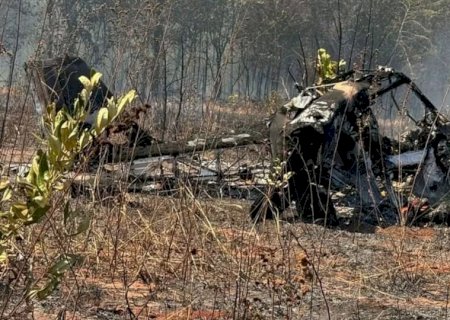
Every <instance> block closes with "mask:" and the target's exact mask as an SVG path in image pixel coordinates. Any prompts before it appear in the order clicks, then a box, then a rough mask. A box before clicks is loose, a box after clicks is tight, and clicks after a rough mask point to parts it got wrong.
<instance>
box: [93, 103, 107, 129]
mask: <svg viewBox="0 0 450 320" xmlns="http://www.w3.org/2000/svg"><path fill="white" fill-rule="evenodd" d="M107 125H108V109H107V108H100V110H98V114H97V120H96V122H95V132H96V133H97V135H99V134H100V133H101V132H102V131H103V129H105V127H106V126H107Z"/></svg>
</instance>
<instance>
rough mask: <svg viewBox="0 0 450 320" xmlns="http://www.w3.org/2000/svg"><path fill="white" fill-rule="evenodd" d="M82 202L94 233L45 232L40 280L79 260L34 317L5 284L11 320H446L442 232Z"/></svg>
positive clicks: (132, 198)
mask: <svg viewBox="0 0 450 320" xmlns="http://www.w3.org/2000/svg"><path fill="white" fill-rule="evenodd" d="M79 205H80V208H81V207H82V208H84V209H83V210H86V212H90V213H91V214H93V215H95V219H94V220H93V223H92V225H91V230H90V232H89V233H88V235H87V236H86V237H85V238H84V239H82V240H81V241H77V242H76V243H75V242H73V243H72V244H71V245H67V244H61V243H58V241H60V240H58V239H55V233H54V232H52V231H51V228H47V229H46V230H47V231H48V233H47V235H46V238H45V239H43V241H42V244H41V246H40V248H35V252H34V259H35V272H36V273H37V274H39V269H40V268H43V266H44V265H46V264H48V262H49V260H50V259H51V258H50V256H52V255H53V256H55V255H56V254H57V253H58V252H60V251H61V250H72V251H76V252H78V253H81V254H82V255H83V256H84V262H83V263H81V264H80V265H79V266H77V267H76V268H74V270H73V272H70V273H68V274H67V277H66V279H65V280H64V281H63V283H62V284H61V286H60V288H59V289H58V290H57V291H56V292H55V293H54V294H53V295H51V297H50V298H48V299H47V300H45V301H42V302H35V303H34V304H33V305H32V309H33V310H34V311H33V312H31V311H30V310H31V308H30V307H28V308H27V307H26V305H25V304H20V303H19V299H20V294H21V292H22V290H23V284H22V283H21V281H20V279H17V280H13V281H11V282H10V285H9V287H10V289H9V290H10V291H8V292H10V299H9V300H8V299H6V298H7V297H8V294H6V291H5V293H3V299H2V301H3V303H1V304H2V307H3V304H4V305H5V306H6V305H7V306H8V307H7V308H6V309H9V310H10V307H11V306H13V305H17V309H16V310H15V312H14V314H15V315H14V316H12V317H11V316H10V317H9V318H16V319H26V318H31V317H32V315H33V316H34V319H55V318H56V317H57V316H58V314H59V316H60V318H58V319H62V318H61V316H62V315H63V314H65V319H160V320H162V319H447V318H448V312H449V286H450V255H449V254H448V248H449V247H450V231H449V229H448V228H444V227H440V226H431V227H425V228H408V227H397V226H392V227H389V228H386V229H381V228H376V229H375V230H374V228H364V226H363V227H362V229H361V230H359V231H358V230H351V231H348V229H352V228H353V229H354V228H355V226H341V227H340V228H335V229H329V228H324V227H321V226H318V225H311V224H304V223H301V222H290V223H289V222H283V221H279V222H276V221H266V222H265V223H264V224H260V225H257V226H254V225H253V224H252V223H251V222H250V220H249V218H248V214H247V212H248V208H249V203H247V202H246V201H241V200H220V199H212V200H205V201H199V200H196V199H192V198H189V196H188V195H185V197H180V198H170V197H156V196H143V195H129V194H126V196H125V197H123V196H122V197H121V198H120V199H119V198H116V199H109V200H108V199H106V200H104V201H103V202H102V203H96V204H93V203H88V201H87V199H85V201H84V203H82V202H81V201H80V204H79ZM118 207H121V208H122V209H118ZM49 224H54V226H56V225H57V222H49ZM345 229H347V230H345ZM370 229H371V230H370ZM44 247H45V248H46V249H45V250H43V248H44ZM44 251H46V252H44ZM51 251H53V252H51ZM38 261H41V262H42V263H36V262H38ZM42 271H43V270H41V272H42ZM7 313H8V312H5V314H7Z"/></svg>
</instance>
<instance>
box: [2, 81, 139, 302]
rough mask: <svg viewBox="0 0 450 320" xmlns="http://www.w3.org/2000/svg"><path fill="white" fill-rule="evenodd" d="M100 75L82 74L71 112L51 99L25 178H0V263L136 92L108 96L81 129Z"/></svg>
mask: <svg viewBox="0 0 450 320" xmlns="http://www.w3.org/2000/svg"><path fill="white" fill-rule="evenodd" d="M100 77H101V74H100V73H96V74H94V75H93V76H92V78H91V79H88V78H87V77H84V76H82V77H80V79H79V80H80V81H81V83H82V84H83V86H84V89H83V90H82V91H81V93H80V94H79V97H78V99H76V100H75V102H74V110H73V112H69V111H68V110H67V109H66V108H62V109H61V110H59V111H57V109H56V105H55V104H50V105H49V106H47V108H46V109H45V110H44V115H43V119H42V120H43V127H44V132H45V138H44V141H43V142H44V147H43V148H42V149H39V150H38V151H37V153H36V155H35V157H34V158H33V160H32V163H31V167H30V169H29V172H28V174H27V176H26V177H24V178H23V177H22V178H21V177H17V178H16V179H15V181H11V180H10V178H9V177H2V178H1V180H0V192H1V197H0V205H1V207H0V210H1V211H0V264H7V263H8V252H9V251H11V241H12V240H11V239H13V237H15V236H16V235H18V234H20V232H21V230H23V228H25V227H26V226H28V225H31V224H36V223H39V222H40V221H42V220H43V218H44V217H45V216H46V215H47V214H48V213H49V211H50V209H52V208H54V207H55V206H56V205H57V204H56V201H55V198H57V195H58V194H64V193H65V192H67V190H68V188H69V186H70V182H69V181H68V180H67V179H66V174H67V173H68V172H69V171H70V170H71V169H72V167H73V165H74V163H75V161H77V159H79V158H80V154H81V153H82V151H83V150H84V149H85V148H87V147H88V146H89V145H90V144H91V143H92V141H93V140H94V139H95V137H98V136H99V135H100V134H101V133H102V132H103V130H104V129H105V128H106V127H107V126H109V125H110V124H111V123H112V122H113V121H114V120H115V119H116V118H117V117H118V116H119V115H120V114H121V113H122V112H123V110H124V109H125V107H126V106H127V105H128V104H130V103H131V102H132V101H133V100H134V98H135V96H136V94H135V92H134V91H130V92H128V93H127V94H126V95H124V96H123V97H121V98H119V99H117V100H116V99H115V98H111V99H108V100H107V103H106V106H105V107H102V108H100V109H99V111H98V113H97V116H96V121H95V123H94V124H93V126H92V127H91V128H89V129H88V128H84V127H83V125H82V124H83V123H84V122H85V121H86V118H87V116H88V115H89V114H90V112H89V111H90V103H89V99H90V96H91V94H92V92H93V90H94V89H95V88H96V86H97V85H98V83H99V81H100ZM74 215H75V214H74V213H73V212H71V211H70V203H69V202H67V203H66V205H65V209H64V224H65V225H66V226H67V225H68V222H69V220H73V217H74ZM88 227H89V221H85V220H84V221H81V222H80V223H79V225H78V227H77V228H76V231H75V232H73V233H70V235H72V236H74V235H77V234H79V233H81V232H84V231H85V230H87V229H88ZM76 260H77V259H75V255H64V256H62V257H60V258H59V259H58V261H57V262H56V264H55V265H53V266H52V267H50V268H49V269H48V272H47V278H48V280H49V281H48V282H47V284H46V285H44V286H43V287H42V288H40V289H36V288H35V289H33V290H32V291H31V292H30V296H31V297H37V298H39V299H43V298H45V297H46V296H48V295H49V294H50V293H51V292H53V290H54V289H55V288H56V287H57V285H58V284H59V282H60V280H61V278H62V276H63V275H64V272H65V271H66V270H68V269H69V268H70V267H71V266H73V265H74V263H75V262H76Z"/></svg>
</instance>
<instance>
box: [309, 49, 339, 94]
mask: <svg viewBox="0 0 450 320" xmlns="http://www.w3.org/2000/svg"><path fill="white" fill-rule="evenodd" d="M345 65H346V62H345V61H344V60H343V59H341V60H340V61H339V62H338V61H334V60H331V55H330V54H329V53H328V52H327V50H325V49H323V48H320V49H319V50H317V65H316V70H317V77H318V79H317V81H316V84H317V85H321V84H323V83H324V82H326V81H329V80H333V79H334V78H336V76H337V74H338V73H339V72H341V71H343V69H344V68H345Z"/></svg>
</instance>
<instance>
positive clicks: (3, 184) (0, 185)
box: [0, 178, 10, 191]
mask: <svg viewBox="0 0 450 320" xmlns="http://www.w3.org/2000/svg"><path fill="white" fill-rule="evenodd" d="M9 186H10V182H9V179H8V178H2V179H1V180H0V191H3V190H5V189H6V188H8V187H9Z"/></svg>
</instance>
